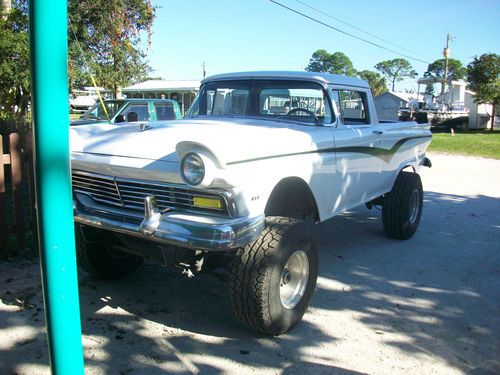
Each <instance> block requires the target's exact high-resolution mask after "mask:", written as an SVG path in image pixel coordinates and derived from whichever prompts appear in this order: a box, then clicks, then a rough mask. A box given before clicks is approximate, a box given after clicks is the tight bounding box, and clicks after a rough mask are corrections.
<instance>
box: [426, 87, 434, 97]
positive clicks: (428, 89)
mask: <svg viewBox="0 0 500 375" xmlns="http://www.w3.org/2000/svg"><path fill="white" fill-rule="evenodd" d="M425 94H426V95H434V85H425Z"/></svg>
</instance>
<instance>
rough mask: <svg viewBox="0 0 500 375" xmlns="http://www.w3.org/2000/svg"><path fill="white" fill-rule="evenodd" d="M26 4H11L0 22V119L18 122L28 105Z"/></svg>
mask: <svg viewBox="0 0 500 375" xmlns="http://www.w3.org/2000/svg"><path fill="white" fill-rule="evenodd" d="M27 31H28V15H27V0H13V1H12V8H11V10H10V12H9V13H8V14H6V15H4V17H2V18H0V116H1V117H2V118H3V119H14V118H15V119H21V118H24V117H25V116H26V113H27V111H28V107H29V102H30V72H29V66H30V65H29V61H30V60H29V40H28V33H27Z"/></svg>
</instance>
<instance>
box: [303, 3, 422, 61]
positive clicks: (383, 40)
mask: <svg viewBox="0 0 500 375" xmlns="http://www.w3.org/2000/svg"><path fill="white" fill-rule="evenodd" d="M295 1H296V2H298V3H300V4H302V5H304V6H306V7H308V8H309V9H312V10H314V11H315V12H318V13H321V14H323V15H324V16H326V17H329V18H331V19H333V20H335V21H337V22H340V23H342V24H344V25H347V26H349V27H352V28H353V29H355V30H358V31H361V32H362V33H364V34H366V35H369V36H371V37H373V38H375V39H378V40H380V41H382V42H384V43H387V44H390V45H392V46H394V47H398V48H401V49H402V50H405V51H407V52H411V53H413V54H414V55H418V56H421V57H423V58H425V59H428V57H427V56H424V55H422V54H421V53H418V52H415V51H412V50H410V49H408V48H406V47H403V46H400V45H399V44H396V43H392V42H391V41H389V40H386V39H383V38H381V37H379V36H377V35H375V34H372V33H370V32H368V31H365V30H363V29H361V28H360V27H357V26H355V25H352V24H350V23H348V22H345V21H342V20H341V19H340V18H337V17H334V16H332V15H331V14H328V13H326V12H323V11H322V10H320V9H317V8H315V7H313V6H311V5H309V4H307V3H304V2H303V1H300V0H295Z"/></svg>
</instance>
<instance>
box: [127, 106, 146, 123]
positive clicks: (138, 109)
mask: <svg viewBox="0 0 500 375" xmlns="http://www.w3.org/2000/svg"><path fill="white" fill-rule="evenodd" d="M121 114H122V115H124V116H125V119H126V120H127V121H129V122H133V121H149V110H148V105H147V104H146V103H143V104H131V105H129V106H128V107H127V108H125V110H124V111H123V112H122V113H121Z"/></svg>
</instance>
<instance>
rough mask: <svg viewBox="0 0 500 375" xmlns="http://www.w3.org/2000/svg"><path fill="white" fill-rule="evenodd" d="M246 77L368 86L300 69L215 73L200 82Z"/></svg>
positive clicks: (243, 78)
mask: <svg viewBox="0 0 500 375" xmlns="http://www.w3.org/2000/svg"><path fill="white" fill-rule="evenodd" d="M246 79H269V80H274V79H275V80H298V81H313V82H317V83H319V84H321V85H342V86H344V85H345V86H356V87H362V88H369V85H368V83H367V82H366V81H364V80H362V79H359V78H355V77H348V76H343V75H337V74H328V73H316V72H302V71H257V72H238V73H225V74H217V75H214V76H211V77H207V78H205V79H204V80H203V81H201V83H202V84H204V83H207V82H214V81H232V80H246Z"/></svg>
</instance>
